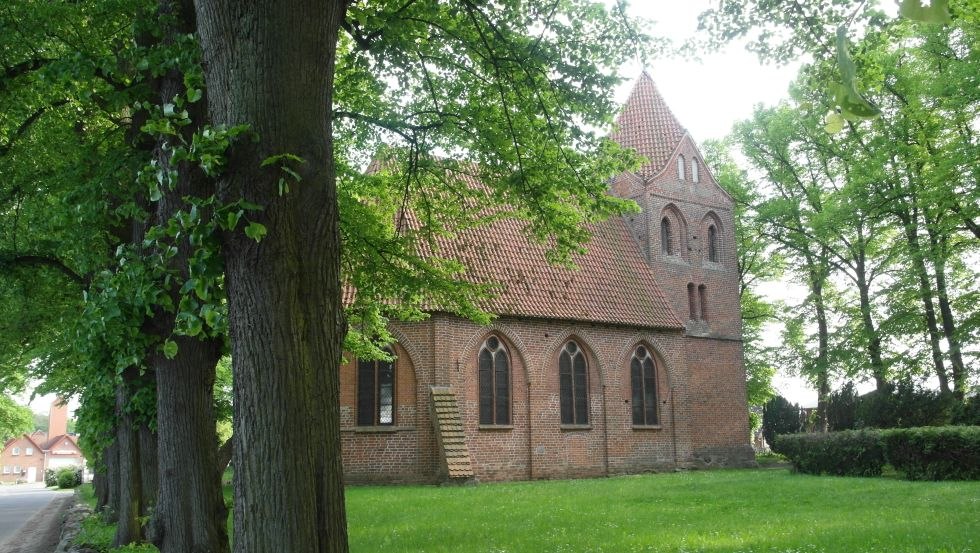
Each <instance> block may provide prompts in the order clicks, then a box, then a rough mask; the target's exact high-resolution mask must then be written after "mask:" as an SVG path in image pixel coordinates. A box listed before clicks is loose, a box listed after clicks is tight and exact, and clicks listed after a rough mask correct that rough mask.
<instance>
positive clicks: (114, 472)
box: [102, 433, 119, 523]
mask: <svg viewBox="0 0 980 553" xmlns="http://www.w3.org/2000/svg"><path fill="white" fill-rule="evenodd" d="M115 434H117V433H114V436H115ZM102 459H103V462H105V479H106V503H105V505H104V506H103V512H102V518H103V519H104V520H105V521H106V522H109V523H114V522H116V521H117V520H119V444H118V443H117V442H116V441H113V443H112V445H110V446H109V447H107V448H106V449H105V453H104V454H103V457H102Z"/></svg>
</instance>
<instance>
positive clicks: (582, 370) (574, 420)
mask: <svg viewBox="0 0 980 553" xmlns="http://www.w3.org/2000/svg"><path fill="white" fill-rule="evenodd" d="M558 384H559V386H558V387H559V402H560V403H561V423H562V424H589V375H588V366H587V365H586V362H585V352H583V351H582V348H581V347H579V345H578V344H577V343H575V341H574V340H569V342H568V343H567V344H565V347H564V348H562V350H561V355H559V356H558Z"/></svg>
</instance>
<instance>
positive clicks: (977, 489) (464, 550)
mask: <svg viewBox="0 0 980 553" xmlns="http://www.w3.org/2000/svg"><path fill="white" fill-rule="evenodd" d="M225 478H226V481H227V480H228V479H230V474H226V475H225ZM83 493H86V494H90V492H89V491H86V492H83ZM225 497H226V499H227V500H228V501H229V503H230V501H231V491H230V489H229V486H227V485H226V486H225ZM347 516H348V527H349V532H350V541H351V551H352V553H378V552H385V553H389V552H390V553H397V552H406V553H407V552H412V553H420V552H429V553H433V552H452V553H471V552H472V553H502V552H511V553H536V552H547V553H551V552H600V551H601V552H609V553H628V552H635V551H651V552H652V551H657V552H672V553H693V552H703V553H714V552H744V553H748V552H753V553H763V552H766V553H776V552H779V553H823V552H848V553H851V552H881V553H908V552H918V553H966V552H977V553H980V482H908V481H905V480H899V479H895V478H887V477H886V478H836V477H829V476H822V477H816V476H806V475H797V474H792V473H790V472H789V471H788V470H786V469H771V470H730V471H704V472H686V473H671V474H651V475H643V476H625V477H617V478H601V479H595V480H563V481H547V482H540V481H539V482H514V483H505V484H481V485H478V486H467V487H435V486H381V487H379V486H371V487H360V486H356V487H351V488H348V490H347ZM94 529H96V528H94V527H93V530H94ZM229 530H230V521H229ZM106 532H108V533H107V534H106V543H108V540H109V539H111V536H112V534H111V531H109V530H108V529H107V530H106Z"/></svg>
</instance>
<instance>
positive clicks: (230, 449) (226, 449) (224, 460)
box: [217, 436, 235, 478]
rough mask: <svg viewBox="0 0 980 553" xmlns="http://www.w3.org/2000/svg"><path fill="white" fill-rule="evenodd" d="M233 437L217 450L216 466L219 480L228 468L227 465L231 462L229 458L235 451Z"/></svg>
mask: <svg viewBox="0 0 980 553" xmlns="http://www.w3.org/2000/svg"><path fill="white" fill-rule="evenodd" d="M234 445H235V437H234V436H232V437H230V438H228V439H227V440H225V443H223V444H221V446H220V447H219V448H218V453H217V461H218V462H217V465H218V478H221V474H222V473H223V472H224V471H225V469H226V468H227V467H228V463H230V462H231V456H232V454H233V453H234V451H235V447H234Z"/></svg>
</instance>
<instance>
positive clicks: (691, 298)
mask: <svg viewBox="0 0 980 553" xmlns="http://www.w3.org/2000/svg"><path fill="white" fill-rule="evenodd" d="M697 301H698V300H697V297H696V296H695V295H694V283H693V282H689V283H687V304H688V308H689V312H690V319H691V320H692V321H693V320H696V319H697V318H698V304H697Z"/></svg>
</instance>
